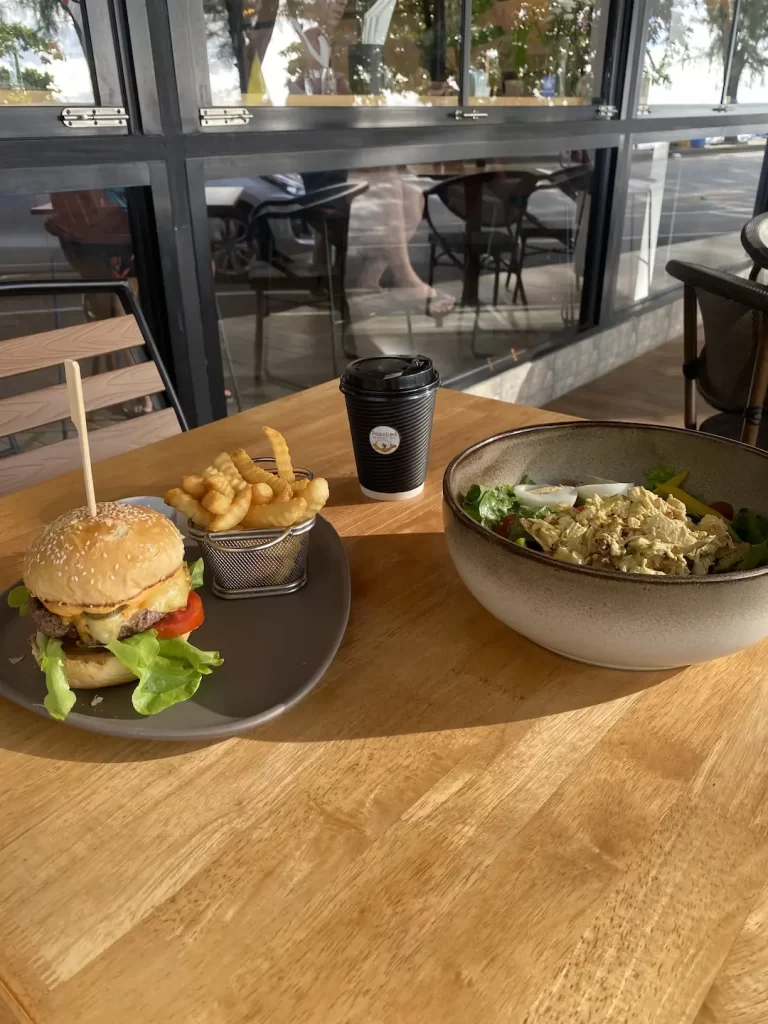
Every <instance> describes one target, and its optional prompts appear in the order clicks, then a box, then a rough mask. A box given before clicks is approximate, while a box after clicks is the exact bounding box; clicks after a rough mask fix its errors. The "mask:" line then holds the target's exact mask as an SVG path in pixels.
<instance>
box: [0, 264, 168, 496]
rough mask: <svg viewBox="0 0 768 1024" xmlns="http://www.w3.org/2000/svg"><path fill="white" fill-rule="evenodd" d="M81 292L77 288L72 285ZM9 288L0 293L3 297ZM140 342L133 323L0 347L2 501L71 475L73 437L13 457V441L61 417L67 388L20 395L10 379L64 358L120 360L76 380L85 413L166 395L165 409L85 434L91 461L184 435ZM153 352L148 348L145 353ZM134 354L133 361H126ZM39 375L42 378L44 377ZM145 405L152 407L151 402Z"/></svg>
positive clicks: (87, 327) (69, 330)
mask: <svg viewBox="0 0 768 1024" xmlns="http://www.w3.org/2000/svg"><path fill="white" fill-rule="evenodd" d="M77 284H79V285H80V286H81V287H82V284H83V282H77ZM14 287H15V286H6V288H3V287H2V286H0V297H2V296H3V294H4V291H6V290H7V291H11V290H13V289H14ZM149 348H150V346H148V345H146V343H145V337H144V334H143V333H142V330H140V328H139V324H138V323H137V321H136V319H135V317H134V316H130V315H129V316H120V317H113V318H112V319H108V320H97V321H94V322H92V323H88V324H84V325H78V326H75V327H62V328H59V329H58V330H54V331H47V332H45V333H42V334H33V335H26V336H24V337H18V338H11V339H9V340H7V341H0V395H3V394H4V395H5V397H0V437H5V438H8V439H9V442H14V443H11V444H10V447H9V449H8V451H9V452H17V454H7V455H6V456H5V457H4V458H0V494H8V493H9V492H11V491H16V490H19V488H21V487H28V486H30V485H32V484H34V483H39V482H40V481H42V480H46V479H48V478H50V477H53V476H58V475H59V474H60V473H65V472H67V471H68V470H71V469H76V468H77V466H78V465H79V464H80V447H79V442H78V440H77V438H76V437H74V436H73V437H70V438H68V439H67V440H62V441H54V442H53V443H51V444H47V445H45V446H44V447H37V448H32V449H31V450H28V451H20V450H19V448H20V446H19V445H18V443H15V439H16V436H17V435H19V434H20V433H22V432H25V431H35V430H39V428H42V427H45V426H46V425H48V424H54V423H56V422H58V421H62V420H64V421H66V420H68V418H69V402H68V399H67V386H66V384H65V383H63V371H62V373H61V374H60V375H59V379H60V380H61V383H57V384H50V385H49V386H44V387H38V388H37V389H36V390H31V391H30V390H23V391H22V390H20V385H21V386H22V387H23V386H25V385H26V384H27V383H28V382H27V381H25V380H24V379H23V378H22V379H21V380H17V381H14V380H13V378H14V377H17V376H18V375H21V374H25V375H26V374H29V373H30V372H33V371H45V370H46V369H50V368H52V367H58V366H60V365H61V363H62V362H63V361H64V359H77V360H93V359H95V357H97V356H105V355H108V354H112V353H121V352H122V353H126V355H125V356H123V357H122V359H121V360H120V361H121V362H123V363H124V364H126V365H122V366H120V367H119V368H113V369H108V370H106V372H103V373H95V374H94V375H92V376H84V377H83V398H84V402H85V408H86V412H94V411H96V410H103V409H107V408H109V407H111V406H120V405H124V404H126V403H127V404H128V405H129V407H130V405H131V404H132V403H136V404H137V405H138V401H137V400H140V399H144V398H147V397H148V396H161V395H163V394H166V395H167V397H168V400H169V402H170V407H168V408H156V409H153V411H151V412H149V411H147V412H141V413H140V414H139V415H127V416H126V418H124V419H119V420H118V421H117V422H114V423H110V424H109V425H107V426H103V427H100V428H99V429H94V430H92V431H90V432H89V437H90V448H91V456H92V458H93V460H94V462H96V461H98V460H100V459H105V458H108V457H109V456H111V455H117V454H119V453H121V452H125V451H129V450H130V449H132V448H139V447H142V446H143V445H146V444H150V443H151V442H152V441H158V440H161V439H162V438H165V437H170V436H171V435H172V434H177V433H179V431H181V430H183V429H186V422H185V421H184V418H183V413H181V410H180V409H179V407H178V400H177V399H176V396H175V394H173V391H172V389H169V386H168V381H167V374H166V373H165V370H164V368H163V367H162V364H160V365H159V366H158V363H156V362H155V361H154V360H153V359H152V358H150V354H153V355H154V354H156V353H154V352H152V353H150V352H148V349H149ZM152 348H154V346H152ZM127 353H131V354H132V355H134V357H135V360H134V361H133V362H131V361H130V356H129V355H127ZM44 376H45V374H44ZM151 404H152V405H153V406H154V405H157V404H158V400H157V399H153V401H152V403H151Z"/></svg>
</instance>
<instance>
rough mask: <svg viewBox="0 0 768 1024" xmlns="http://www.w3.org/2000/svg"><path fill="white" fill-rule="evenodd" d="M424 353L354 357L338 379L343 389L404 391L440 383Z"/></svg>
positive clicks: (436, 373)
mask: <svg viewBox="0 0 768 1024" xmlns="http://www.w3.org/2000/svg"><path fill="white" fill-rule="evenodd" d="M439 381H440V376H439V374H438V372H437V370H436V369H435V368H434V366H433V365H432V360H431V359H429V358H428V357H427V356H376V357H374V358H368V359H355V361H354V362H353V363H350V364H349V366H347V368H346V370H345V371H344V376H343V377H342V378H341V390H342V391H351V390H355V391H377V392H389V393H392V392H398V393H399V392H403V391H415V390H416V389H417V388H423V387H425V386H427V385H430V384H433V385H434V384H436V383H439Z"/></svg>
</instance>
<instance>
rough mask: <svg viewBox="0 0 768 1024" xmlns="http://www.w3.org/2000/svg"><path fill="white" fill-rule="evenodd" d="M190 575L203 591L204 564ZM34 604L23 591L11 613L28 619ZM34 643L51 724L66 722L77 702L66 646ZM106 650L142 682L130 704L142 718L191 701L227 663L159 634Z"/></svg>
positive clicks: (191, 565) (12, 599)
mask: <svg viewBox="0 0 768 1024" xmlns="http://www.w3.org/2000/svg"><path fill="white" fill-rule="evenodd" d="M187 569H188V570H189V575H190V580H191V585H192V589H193V590H197V589H198V587H202V585H203V571H204V564H203V560H202V558H199V559H198V560H197V561H196V562H188V563H187ZM29 599H30V593H29V591H28V590H27V588H26V587H25V586H23V585H19V586H18V587H14V588H13V589H12V590H11V591H10V592H9V594H8V607H9V608H16V609H18V612H19V615H22V616H26V615H29ZM35 642H36V645H37V652H38V660H39V664H40V669H41V671H42V672H43V674H44V675H45V686H46V690H47V695H46V697H45V700H44V701H43V703H44V704H45V707H46V709H47V711H48V714H49V715H50V716H51V718H55V719H57V720H58V721H60V722H63V721H64V719H65V718H66V717H67V715H68V714H69V712H70V711H71V710H72V708H73V707H74V705H75V701H76V700H77V697H76V695H75V694H74V693H73V692H72V689H71V688H70V685H69V680H68V679H67V669H66V660H65V654H64V648H63V645H62V642H61V640H55V639H53V638H52V637H49V636H46V635H45V634H44V633H40V632H38V633H37V635H36V637H35ZM106 646H107V649H108V650H110V651H111V652H112V654H114V656H115V657H116V658H117V659H118V661H121V662H122V663H123V665H125V666H126V667H127V668H129V669H131V671H132V672H134V673H135V675H136V676H137V677H138V684H137V685H136V688H135V689H134V691H133V696H132V698H131V700H132V703H133V706H134V708H135V709H136V711H138V712H139V714H140V715H156V714H158V712H160V711H165V709H166V708H169V707H172V706H173V705H174V704H178V703H179V702H180V701H183V700H188V699H189V698H190V697H191V696H193V694H194V693H195V692H196V690H197V688H198V687H199V685H200V682H201V680H202V678H203V676H204V675H209V674H210V672H211V671H212V670H213V669H214V668H217V667H218V666H219V665H221V664H223V661H224V659H223V658H222V657H220V655H219V652H218V651H201V650H200V649H199V648H198V647H195V646H193V645H192V644H191V643H189V641H188V640H183V639H182V638H181V637H174V638H173V639H167V640H161V639H160V638H159V637H158V635H157V633H156V631H155V630H154V629H147V630H145V631H144V632H143V633H136V634H135V635H134V636H131V637H127V638H126V639H125V640H115V641H114V642H113V643H111V644H107V645H106Z"/></svg>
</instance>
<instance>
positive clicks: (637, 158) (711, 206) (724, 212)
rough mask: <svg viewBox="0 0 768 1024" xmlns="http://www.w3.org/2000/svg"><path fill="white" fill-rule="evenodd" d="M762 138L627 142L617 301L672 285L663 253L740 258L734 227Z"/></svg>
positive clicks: (755, 173)
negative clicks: (628, 165) (629, 158)
mask: <svg viewBox="0 0 768 1024" xmlns="http://www.w3.org/2000/svg"><path fill="white" fill-rule="evenodd" d="M764 153H765V140H764V139H762V138H757V137H755V136H748V135H741V136H737V137H736V138H734V139H730V140H726V139H725V138H723V137H720V138H710V139H693V140H691V141H690V142H688V141H685V142H671V143H670V142H649V143H642V144H640V145H638V146H636V147H635V150H634V153H633V157H632V167H631V172H630V178H629V191H628V196H627V209H626V215H625V220H624V232H623V240H622V248H623V252H622V255H621V260H620V265H619V282H618V295H617V304H618V305H619V306H627V305H630V304H632V303H635V302H642V301H643V300H644V299H647V298H650V297H652V296H654V295H658V294H659V293H661V292H664V291H668V290H670V289H671V288H674V287H676V283H675V282H674V281H673V280H672V279H671V278H670V277H669V276H668V275H667V273H666V271H665V269H664V268H665V267H666V265H667V262H668V261H669V260H671V259H677V260H687V261H689V262H691V263H702V264H704V265H705V266H708V267H715V268H717V269H720V270H738V269H740V268H742V267H744V266H746V264H747V262H748V261H747V259H746V256H745V254H744V249H743V247H742V245H741V229H742V227H743V226H744V224H745V223H746V222H747V221H748V220H749V219H750V218H751V217H752V213H753V206H754V202H755V193H756V190H757V185H758V182H759V179H760V171H761V168H762V164H763V156H764Z"/></svg>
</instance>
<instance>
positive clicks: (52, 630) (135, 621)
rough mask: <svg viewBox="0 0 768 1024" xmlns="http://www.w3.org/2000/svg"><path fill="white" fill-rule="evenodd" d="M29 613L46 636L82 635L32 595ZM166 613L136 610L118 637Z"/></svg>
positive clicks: (149, 624)
mask: <svg viewBox="0 0 768 1024" xmlns="http://www.w3.org/2000/svg"><path fill="white" fill-rule="evenodd" d="M29 614H30V615H31V616H32V619H33V621H34V623H35V626H36V627H37V629H38V631H39V632H40V633H44V634H45V636H50V637H54V638H55V639H57V640H79V639H80V635H79V633H78V632H77V628H76V627H75V626H74V625H72V624H71V623H69V622H65V621H64V619H62V617H61V616H60V615H56V614H55V612H49V611H48V609H47V608H46V607H45V605H44V604H43V603H42V601H39V600H38V599H37V598H36V597H32V596H31V595H30V598H29ZM165 615H166V613H165V612H151V611H149V610H148V609H144V610H143V611H140V612H136V614H135V615H134V616H133V618H132V619H131V620H130V622H127V623H126V624H125V625H124V626H123V627H122V629H121V630H120V633H119V635H118V639H120V640H123V639H124V638H125V637H127V636H133V635H134V633H143V632H144V630H145V629H151V628H152V626H154V625H155V623H156V622H159V621H160V619H164V618H165ZM93 646H94V647H99V646H101V645H100V644H95V643H94V644H93Z"/></svg>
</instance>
